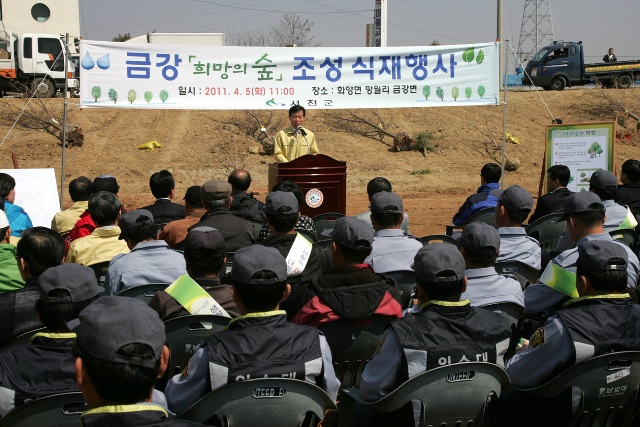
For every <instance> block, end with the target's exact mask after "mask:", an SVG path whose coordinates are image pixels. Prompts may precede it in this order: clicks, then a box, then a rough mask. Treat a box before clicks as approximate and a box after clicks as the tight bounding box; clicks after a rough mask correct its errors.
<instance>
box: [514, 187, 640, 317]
mask: <svg viewBox="0 0 640 427" xmlns="http://www.w3.org/2000/svg"><path fill="white" fill-rule="evenodd" d="M563 212H564V219H566V221H567V232H568V235H569V236H570V237H571V239H572V240H573V241H574V242H577V244H578V245H580V244H581V243H584V242H587V241H613V238H612V237H611V236H610V235H609V233H606V232H605V231H604V221H605V207H604V205H603V204H602V202H601V200H600V197H598V195H597V194H596V193H593V192H589V191H581V192H577V193H574V194H572V195H571V196H569V197H567V198H566V199H565V201H564V209H563ZM615 244H616V245H621V246H622V248H623V249H624V250H625V251H626V252H627V256H628V261H627V286H628V287H629V288H630V289H634V288H635V287H636V282H637V280H638V277H639V276H640V262H638V257H637V256H636V255H635V254H634V253H633V252H632V251H631V249H629V248H628V247H627V246H625V245H624V244H622V243H618V242H615ZM577 260H578V248H577V247H573V248H571V249H567V250H565V251H564V252H561V253H560V254H559V255H558V256H556V257H555V258H553V259H552V260H551V262H549V264H548V265H547V267H546V268H545V270H544V271H543V272H542V274H541V275H540V279H538V282H537V283H534V284H532V285H531V286H529V287H527V289H526V291H525V294H524V296H525V314H528V315H537V314H543V315H547V316H548V315H550V314H553V313H555V312H556V311H557V310H558V309H560V308H562V307H563V304H564V303H565V302H567V301H568V300H569V299H570V298H576V297H577V296H578V291H577V289H576V262H577Z"/></svg>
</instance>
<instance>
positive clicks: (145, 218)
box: [118, 209, 153, 240]
mask: <svg viewBox="0 0 640 427" xmlns="http://www.w3.org/2000/svg"><path fill="white" fill-rule="evenodd" d="M143 222H151V223H153V214H152V213H151V212H149V211H148V210H146V209H136V210H135V211H129V212H126V213H124V214H122V216H121V217H120V219H118V227H120V236H119V237H118V239H120V240H122V239H124V236H125V235H126V234H127V231H129V230H131V229H132V228H133V227H135V226H137V225H139V224H141V223H143Z"/></svg>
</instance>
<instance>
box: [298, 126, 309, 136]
mask: <svg viewBox="0 0 640 427" xmlns="http://www.w3.org/2000/svg"><path fill="white" fill-rule="evenodd" d="M298 130H299V131H300V134H301V135H302V136H307V132H305V130H304V129H302V128H301V127H300V128H298Z"/></svg>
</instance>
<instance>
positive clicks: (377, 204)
mask: <svg viewBox="0 0 640 427" xmlns="http://www.w3.org/2000/svg"><path fill="white" fill-rule="evenodd" d="M370 209H371V212H374V213H395V214H401V213H404V207H403V206H402V198H400V196H398V195H397V194H396V193H392V192H389V191H380V192H378V193H375V194H374V195H373V196H371V206H370Z"/></svg>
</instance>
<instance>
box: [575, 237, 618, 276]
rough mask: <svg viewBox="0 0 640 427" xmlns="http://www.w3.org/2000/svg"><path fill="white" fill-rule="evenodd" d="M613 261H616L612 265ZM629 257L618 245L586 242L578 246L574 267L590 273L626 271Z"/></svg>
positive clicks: (595, 241)
mask: <svg viewBox="0 0 640 427" xmlns="http://www.w3.org/2000/svg"><path fill="white" fill-rule="evenodd" d="M614 260H617V262H615V264H613V262H614ZM628 262H629V256H628V255H627V251H626V250H625V249H624V247H623V246H622V245H621V244H620V243H616V242H614V241H609V240H588V241H585V242H582V243H580V244H579V245H578V260H577V261H576V266H577V267H579V268H583V269H585V270H590V271H610V270H624V271H626V270H627V264H628Z"/></svg>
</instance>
